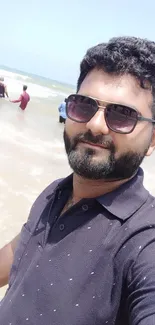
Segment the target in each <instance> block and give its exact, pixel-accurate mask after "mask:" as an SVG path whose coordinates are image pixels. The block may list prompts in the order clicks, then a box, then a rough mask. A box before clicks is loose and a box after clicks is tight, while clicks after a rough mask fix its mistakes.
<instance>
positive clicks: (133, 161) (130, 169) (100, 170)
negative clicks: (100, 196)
mask: <svg viewBox="0 0 155 325" xmlns="http://www.w3.org/2000/svg"><path fill="white" fill-rule="evenodd" d="M82 141H83V142H84V141H87V142H91V143H93V144H98V145H104V146H105V147H106V148H107V149H108V150H109V152H110V154H109V156H108V158H107V157H105V156H104V154H103V159H100V161H97V160H96V161H94V159H93V158H94V157H95V153H96V151H95V149H91V148H86V149H85V150H84V151H83V152H80V150H79V148H77V145H78V143H80V142H82ZM64 144H65V149H66V153H67V156H68V162H69V165H70V167H71V168H72V170H73V171H74V172H75V173H76V174H78V175H79V176H81V177H83V178H86V179H91V180H99V179H104V180H109V181H110V180H111V181H112V180H121V179H127V178H130V177H132V176H133V175H134V174H135V173H136V172H137V170H138V168H139V166H140V164H141V163H142V161H143V159H144V157H145V154H146V152H147V150H148V147H149V145H148V147H147V148H146V149H144V150H143V152H140V153H139V152H133V151H129V152H127V153H124V154H122V155H121V156H120V157H119V158H115V152H116V150H115V146H114V144H113V143H112V142H111V141H107V140H106V137H105V136H103V135H98V136H93V134H92V133H91V131H88V132H86V133H84V134H83V133H79V134H77V135H76V136H75V137H74V138H69V136H68V134H67V132H66V130H64ZM105 150H106V149H105Z"/></svg>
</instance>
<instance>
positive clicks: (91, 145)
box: [80, 141, 108, 149]
mask: <svg viewBox="0 0 155 325" xmlns="http://www.w3.org/2000/svg"><path fill="white" fill-rule="evenodd" d="M80 143H83V144H86V145H87V146H89V147H98V148H102V149H108V148H107V147H106V145H104V144H98V143H93V142H88V141H80Z"/></svg>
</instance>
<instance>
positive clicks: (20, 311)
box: [0, 37, 155, 325]
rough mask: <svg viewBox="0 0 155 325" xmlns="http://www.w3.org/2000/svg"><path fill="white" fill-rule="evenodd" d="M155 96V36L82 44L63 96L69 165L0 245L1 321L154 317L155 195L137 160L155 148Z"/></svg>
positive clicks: (118, 324)
mask: <svg viewBox="0 0 155 325" xmlns="http://www.w3.org/2000/svg"><path fill="white" fill-rule="evenodd" d="M154 100H155V43H153V42H150V41H147V40H143V39H139V38H134V37H128V38H127V37H121V38H114V39H111V40H110V41H109V42H108V43H107V44H99V45H97V46H95V47H93V48H91V49H89V50H88V51H87V53H86V56H85V57H84V59H83V61H82V62H81V70H80V76H79V79H78V86H77V94H73V95H71V96H69V97H68V98H67V99H66V111H67V116H68V118H67V120H66V124H65V131H64V142H65V148H66V152H67V156H68V161H69V164H70V166H71V168H72V169H73V175H70V176H69V177H67V178H66V179H64V180H57V181H55V182H54V183H53V184H51V185H50V186H49V187H48V188H47V189H46V190H45V191H44V192H43V193H42V194H41V195H40V196H39V198H38V199H37V200H36V202H35V203H34V205H33V206H32V209H31V212H30V216H29V219H28V222H27V223H26V224H25V225H24V227H23V229H22V231H21V234H20V235H19V236H18V238H16V239H15V240H14V241H13V242H12V243H10V244H9V245H7V246H6V247H5V248H3V249H2V250H1V258H0V267H1V272H0V274H1V284H2V285H3V284H4V283H6V282H7V277H8V272H9V269H10V265H11V264H12V261H13V265H12V269H11V273H10V279H9V289H8V291H7V293H6V296H5V297H4V299H3V301H2V302H1V307H0V324H3V325H6V324H12V325H14V324H16V325H17V324H20V325H25V324H31V325H35V324H38V325H41V324H51V325H58V324H59V325H60V324H61V325H62V324H63V325H68V324H72V325H73V324H74V325H77V324H78V325H88V324H89V325H103V324H109V325H112V324H115V325H127V324H130V325H152V324H155V199H154V197H152V196H151V195H150V194H149V192H148V191H147V190H146V189H145V188H144V187H143V171H142V169H141V168H140V167H139V166H140V164H141V162H142V160H143V158H144V157H145V156H150V155H151V154H152V152H153V150H154V148H155V128H154V123H155V119H154V115H155V104H154V103H155V101H154ZM15 247H16V250H15ZM14 250H15V254H14ZM4 256H5V259H3V257H4ZM2 262H3V263H2ZM2 264H3V269H2V266H1V265H2Z"/></svg>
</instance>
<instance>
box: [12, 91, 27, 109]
mask: <svg viewBox="0 0 155 325" xmlns="http://www.w3.org/2000/svg"><path fill="white" fill-rule="evenodd" d="M26 90H27V86H26V85H24V86H23V93H22V94H21V95H20V97H19V99H16V100H10V102H11V103H20V105H19V107H20V108H21V109H22V110H23V111H24V110H25V108H26V106H27V104H28V102H29V101H30V96H29V94H28V93H27V92H26Z"/></svg>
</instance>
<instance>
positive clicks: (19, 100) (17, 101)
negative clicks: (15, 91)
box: [10, 95, 22, 103]
mask: <svg viewBox="0 0 155 325" xmlns="http://www.w3.org/2000/svg"><path fill="white" fill-rule="evenodd" d="M21 100H22V95H20V97H19V98H18V99H16V100H10V102H11V103H20V102H21Z"/></svg>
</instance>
